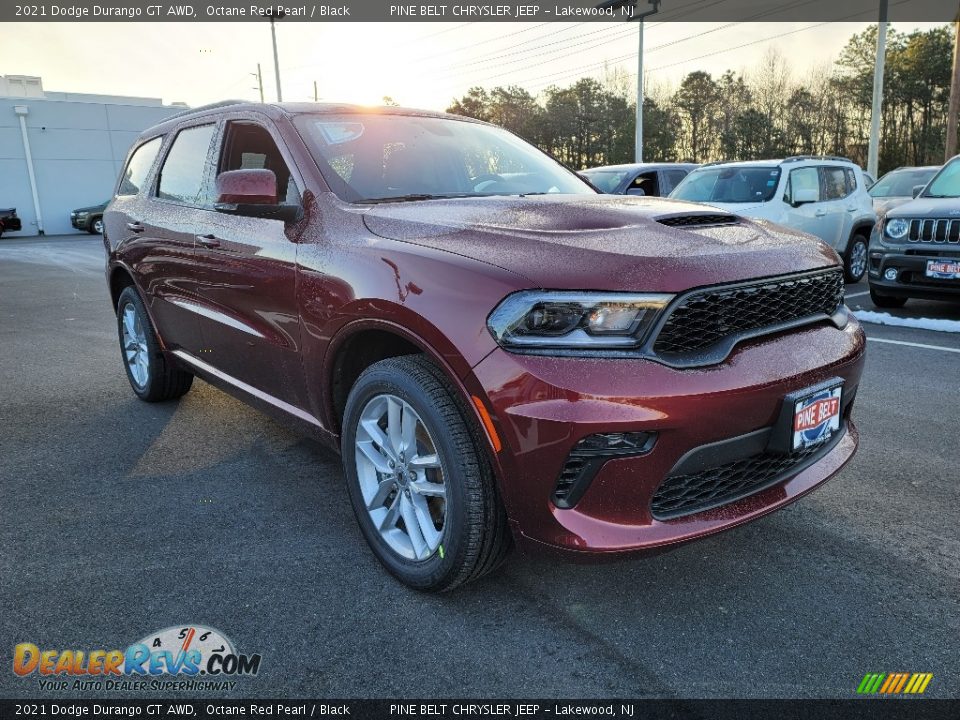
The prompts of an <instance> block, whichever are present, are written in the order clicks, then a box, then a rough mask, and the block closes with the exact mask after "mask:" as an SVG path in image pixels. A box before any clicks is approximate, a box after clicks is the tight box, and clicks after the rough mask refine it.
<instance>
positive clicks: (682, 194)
mask: <svg viewBox="0 0 960 720" xmlns="http://www.w3.org/2000/svg"><path fill="white" fill-rule="evenodd" d="M779 182H780V168H779V167H775V166H774V167H756V166H752V167H713V168H702V169H700V170H694V171H693V172H692V173H690V174H689V175H687V176H686V177H685V178H684V179H683V181H682V182H681V183H680V184H679V185H677V187H676V188H674V190H673V192H672V193H670V197H671V198H676V199H678V200H689V201H691V202H705V203H710V202H719V203H759V202H766V201H767V200H769V199H770V198H772V197H773V196H774V193H776V192H777V184H778V183H779Z"/></svg>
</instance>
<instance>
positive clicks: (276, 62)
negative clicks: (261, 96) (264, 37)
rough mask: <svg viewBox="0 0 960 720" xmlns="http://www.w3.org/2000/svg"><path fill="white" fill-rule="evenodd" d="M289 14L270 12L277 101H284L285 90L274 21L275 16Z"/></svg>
mask: <svg viewBox="0 0 960 720" xmlns="http://www.w3.org/2000/svg"><path fill="white" fill-rule="evenodd" d="M286 16H287V14H286V13H285V12H284V11H283V10H281V11H280V12H278V13H277V14H276V16H274V15H273V13H271V14H270V37H271V38H272V39H273V71H274V73H275V74H276V76H277V102H283V91H282V90H281V89H280V60H279V59H278V57H277V27H276V24H275V23H274V17H276V19H278V20H280V19H282V18H285V17H286Z"/></svg>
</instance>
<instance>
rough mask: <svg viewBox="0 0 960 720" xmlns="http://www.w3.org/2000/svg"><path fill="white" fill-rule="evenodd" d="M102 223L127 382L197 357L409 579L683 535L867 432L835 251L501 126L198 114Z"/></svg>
mask: <svg viewBox="0 0 960 720" xmlns="http://www.w3.org/2000/svg"><path fill="white" fill-rule="evenodd" d="M104 230H105V232H104V242H105V244H106V246H107V251H108V260H107V278H108V281H109V285H110V291H111V295H112V298H113V302H114V304H115V307H116V311H117V320H118V327H119V336H120V344H121V346H122V350H123V359H124V366H125V368H126V372H127V376H128V378H129V380H130V384H131V385H132V386H133V390H134V392H135V393H136V394H137V395H138V396H139V397H140V398H142V399H143V400H147V401H159V400H170V399H173V398H176V397H179V396H180V395H182V394H183V393H185V392H187V390H189V389H190V384H191V382H192V380H193V377H194V376H199V377H201V378H203V379H204V380H206V381H208V382H210V383H213V384H214V385H217V386H219V387H221V388H223V389H224V390H226V391H228V392H231V393H234V394H236V395H237V396H239V397H241V398H242V399H244V400H246V401H248V402H250V403H253V404H255V405H257V406H259V407H261V408H263V409H265V410H268V411H271V412H274V413H278V414H279V415H281V416H283V417H284V418H287V419H291V420H293V421H296V422H298V423H299V424H300V425H301V426H303V427H305V428H306V429H307V430H308V431H309V432H311V433H312V434H313V435H314V436H316V437H317V438H319V439H320V440H321V441H323V442H324V443H326V444H327V445H329V446H330V447H332V448H334V449H337V450H339V452H340V453H341V455H342V458H343V468H344V473H345V476H346V482H347V487H348V490H349V495H350V498H351V501H352V504H353V508H354V511H355V512H356V516H357V520H358V522H359V524H360V528H361V529H362V531H363V534H364V536H365V537H366V539H367V541H368V543H369V544H370V547H371V548H372V550H373V552H374V553H375V554H376V556H377V557H378V558H379V559H380V561H381V562H382V563H383V564H384V565H385V566H386V567H387V569H388V570H389V571H390V572H392V573H393V574H394V575H396V576H397V577H398V578H400V579H401V580H402V581H404V582H405V583H407V584H409V585H411V586H413V587H416V588H421V589H429V590H446V589H450V588H452V587H454V586H456V585H458V584H460V583H463V582H465V581H468V580H471V579H474V578H477V577H479V576H480V575H483V574H484V573H486V572H488V571H490V570H491V569H493V568H494V567H496V566H497V564H498V563H499V562H500V561H501V560H502V559H503V557H504V555H505V553H506V552H507V550H508V549H509V547H510V544H511V540H514V541H517V542H518V543H520V544H522V545H525V546H529V547H537V548H546V549H552V550H558V551H563V552H565V553H566V554H567V555H573V556H584V555H588V554H589V555H594V556H599V555H606V556H610V555H618V554H623V553H629V552H635V551H655V550H660V549H664V548H668V547H672V546H675V545H677V544H679V543H682V542H684V541H687V540H691V539H694V538H698V537H703V536H705V535H709V534H712V533H715V532H718V531H720V530H724V529H727V528H730V527H733V526H736V525H739V524H741V523H744V522H746V521H748V520H753V519H755V518H758V517H760V516H762V515H764V514H766V513H768V512H770V511H772V510H775V509H777V508H779V507H782V506H784V505H786V504H787V503H789V502H791V501H793V500H795V499H796V498H798V497H799V496H801V495H803V494H805V493H807V492H809V491H810V490H812V489H813V488H815V487H816V486H817V485H819V484H820V483H822V482H824V481H825V480H827V479H828V478H829V477H830V476H831V475H833V474H834V473H836V472H837V471H838V470H839V469H840V468H841V467H842V466H843V465H844V463H846V462H847V461H848V460H849V459H850V457H851V456H852V455H853V453H854V451H855V449H856V446H857V432H856V429H855V428H854V425H853V423H852V422H851V420H850V410H851V407H852V405H853V401H854V397H855V396H856V391H857V383H858V382H859V380H860V373H861V370H862V367H863V359H864V346H865V343H864V335H863V332H862V330H861V329H860V327H859V325H858V324H857V321H856V320H855V319H854V318H853V317H851V316H850V314H849V313H848V312H847V309H846V307H845V305H844V303H843V269H842V266H841V264H840V261H839V259H838V257H837V255H836V253H834V252H833V250H831V249H829V248H828V247H826V246H825V245H824V244H823V243H821V242H819V241H817V240H815V239H813V238H811V237H809V236H807V235H803V234H800V233H796V232H792V231H790V230H787V229H784V228H781V227H776V226H773V225H770V224H767V223H759V222H754V221H751V220H747V219H745V218H741V217H737V216H734V215H731V214H728V213H725V212H723V211H718V210H715V209H711V208H707V207H705V206H702V205H695V204H690V203H685V202H677V201H670V200H663V199H659V198H657V199H654V198H633V197H612V196H609V195H607V196H605V195H600V194H597V193H596V192H595V191H594V190H593V189H592V188H591V187H589V186H588V185H587V184H586V183H584V182H583V181H582V180H580V179H579V178H578V177H577V176H576V175H575V174H574V173H573V172H571V171H569V170H567V169H566V168H564V167H562V166H561V165H559V164H558V163H556V162H555V161H554V160H552V159H551V158H549V157H548V156H547V155H545V154H543V153H541V152H540V151H538V150H537V149H535V148H533V147H532V146H530V145H528V144H527V143H525V142H524V141H522V140H520V139H519V138H517V137H516V136H514V135H512V134H510V133H509V132H506V131H504V130H501V129H499V128H496V127H493V126H491V125H488V124H485V123H481V122H476V121H473V120H468V119H464V118H458V117H453V116H450V115H444V114H440V113H429V112H419V111H411V110H403V109H398V108H384V109H377V110H371V109H369V108H359V107H353V106H344V105H315V104H282V105H255V104H246V103H221V104H218V105H215V106H208V107H205V108H198V109H196V110H192V111H188V112H186V113H184V114H182V115H179V116H177V117H174V118H171V119H169V120H167V121H165V122H164V123H163V124H161V125H158V126H156V127H154V128H152V129H150V130H148V131H147V132H145V133H144V134H143V135H142V137H141V138H140V139H139V140H138V141H137V143H136V144H135V146H134V148H133V149H132V151H131V153H130V155H129V157H128V159H127V163H126V168H125V170H124V173H123V175H122V177H121V179H120V182H119V183H118V186H117V189H116V195H115V197H114V199H113V200H112V201H111V203H110V205H109V207H108V208H107V210H106V213H105V215H104Z"/></svg>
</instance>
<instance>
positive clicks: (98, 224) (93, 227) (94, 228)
mask: <svg viewBox="0 0 960 720" xmlns="http://www.w3.org/2000/svg"><path fill="white" fill-rule="evenodd" d="M87 232H88V233H90V234H91V235H103V218H102V217H98V218H94V219H93V220H91V221H90V224H89V225H87Z"/></svg>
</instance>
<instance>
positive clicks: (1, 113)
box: [0, 75, 186, 242]
mask: <svg viewBox="0 0 960 720" xmlns="http://www.w3.org/2000/svg"><path fill="white" fill-rule="evenodd" d="M185 107H186V106H185V105H183V104H182V103H174V104H172V105H164V104H163V102H162V101H161V100H160V99H159V98H139V97H118V96H112V95H87V94H80V93H67V92H47V91H45V90H44V89H43V83H42V81H41V79H40V78H39V77H32V76H25V75H6V76H0V208H9V207H14V208H16V209H17V215H18V216H19V217H20V219H21V221H22V223H23V230H22V231H21V232H18V233H10V234H9V235H7V234H6V233H4V239H6V238H7V237H17V236H26V235H43V234H47V235H53V234H59V233H72V232H77V231H76V230H74V229H73V227H72V226H71V225H70V212H71V211H72V210H74V209H76V208H79V207H85V206H88V205H97V204H99V203H102V202H103V201H104V200H107V199H108V198H109V197H110V195H111V193H112V192H113V187H114V184H115V183H116V180H117V176H118V175H119V174H120V170H121V169H122V167H123V161H124V159H125V158H126V155H127V151H128V150H129V149H130V145H131V144H132V143H133V141H134V140H136V138H137V136H138V135H139V134H140V133H141V132H142V131H143V130H144V129H145V128H148V127H150V126H151V125H154V124H155V123H157V122H159V121H161V120H163V119H164V118H165V117H168V116H170V115H172V114H174V113H177V112H180V111H182V110H183V109H184V108H185ZM0 242H2V240H0Z"/></svg>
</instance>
